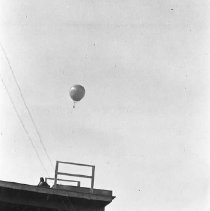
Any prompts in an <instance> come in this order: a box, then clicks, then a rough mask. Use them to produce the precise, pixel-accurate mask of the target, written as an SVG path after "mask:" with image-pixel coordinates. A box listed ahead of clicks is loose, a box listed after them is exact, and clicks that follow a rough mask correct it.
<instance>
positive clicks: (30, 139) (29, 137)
mask: <svg viewBox="0 0 210 211" xmlns="http://www.w3.org/2000/svg"><path fill="white" fill-rule="evenodd" d="M0 78H1V81H2V84H3V86H4V89H5V90H6V92H7V95H8V97H9V99H10V102H11V103H12V107H13V108H14V110H15V113H16V115H17V117H18V119H19V121H20V123H21V125H22V127H23V129H24V131H25V133H26V134H27V136H28V139H29V141H30V142H31V145H32V147H33V149H34V151H35V153H36V155H37V157H38V159H39V161H40V163H41V165H42V167H43V169H44V170H45V172H46V173H47V175H48V176H49V174H48V172H47V169H46V168H45V166H44V163H43V162H42V160H41V158H40V156H39V153H38V151H37V149H36V147H35V145H34V143H33V140H32V138H31V136H30V134H29V132H28V130H27V129H26V127H25V125H24V123H23V120H22V119H21V116H20V114H19V113H18V110H17V108H16V106H15V103H14V101H13V99H12V97H11V95H10V93H9V90H8V89H7V86H6V84H5V82H4V80H3V78H2V76H1V74H0Z"/></svg>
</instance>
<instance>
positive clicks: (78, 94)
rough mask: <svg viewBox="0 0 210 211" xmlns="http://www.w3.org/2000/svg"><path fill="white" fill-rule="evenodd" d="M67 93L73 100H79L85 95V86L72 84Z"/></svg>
mask: <svg viewBox="0 0 210 211" xmlns="http://www.w3.org/2000/svg"><path fill="white" fill-rule="evenodd" d="M69 94H70V97H71V99H72V100H73V101H80V100H81V99H82V98H83V97H84V96H85V88H84V87H83V86H81V85H74V86H72V87H71V89H70V93H69Z"/></svg>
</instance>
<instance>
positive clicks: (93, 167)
mask: <svg viewBox="0 0 210 211" xmlns="http://www.w3.org/2000/svg"><path fill="white" fill-rule="evenodd" d="M94 177H95V166H92V178H91V192H92V193H93V187H94Z"/></svg>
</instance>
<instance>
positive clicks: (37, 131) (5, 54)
mask: <svg viewBox="0 0 210 211" xmlns="http://www.w3.org/2000/svg"><path fill="white" fill-rule="evenodd" d="M0 46H1V49H2V52H3V53H4V56H5V58H6V60H7V63H8V65H9V68H10V70H11V72H12V76H13V78H14V80H15V83H16V85H17V87H18V90H19V92H20V96H21V98H22V100H23V103H24V105H25V108H26V110H27V112H28V114H29V117H30V119H31V122H32V124H33V126H34V128H35V131H36V133H37V135H38V137H39V141H40V143H41V145H42V148H43V150H44V152H45V154H46V156H47V158H48V160H49V162H50V164H51V167H52V169H53V170H54V167H53V162H52V160H51V158H50V156H49V154H48V152H47V149H46V147H45V145H44V142H43V141H42V137H41V134H40V132H39V130H38V127H37V125H36V123H35V121H34V118H33V116H32V114H31V112H30V110H29V107H28V105H27V103H26V101H25V98H24V96H23V93H22V91H21V88H20V85H19V83H18V81H17V78H16V76H15V73H14V71H13V68H12V65H11V63H10V61H9V58H8V56H7V53H6V51H5V50H4V48H3V46H2V44H1V43H0Z"/></svg>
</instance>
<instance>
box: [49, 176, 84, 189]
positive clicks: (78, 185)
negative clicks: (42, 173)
mask: <svg viewBox="0 0 210 211" xmlns="http://www.w3.org/2000/svg"><path fill="white" fill-rule="evenodd" d="M47 180H53V181H54V180H55V178H51V177H45V182H47ZM57 181H63V182H76V183H77V187H80V181H78V180H68V179H57Z"/></svg>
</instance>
